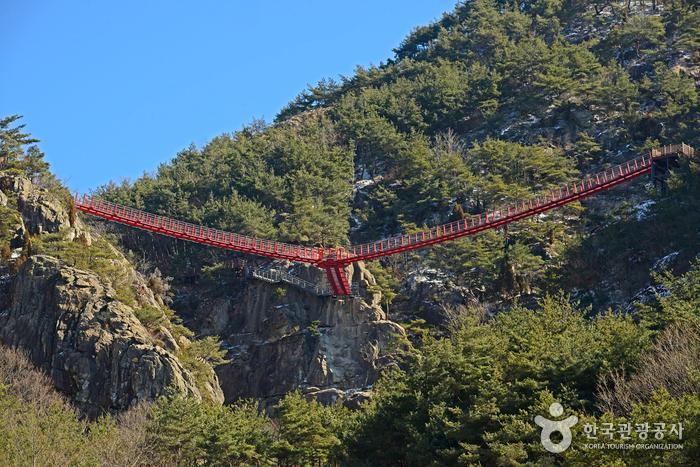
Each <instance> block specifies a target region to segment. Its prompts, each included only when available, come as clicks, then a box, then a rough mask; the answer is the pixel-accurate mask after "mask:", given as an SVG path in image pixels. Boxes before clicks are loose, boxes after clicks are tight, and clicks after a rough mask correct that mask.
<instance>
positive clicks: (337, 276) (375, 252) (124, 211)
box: [75, 144, 695, 295]
mask: <svg viewBox="0 0 700 467" xmlns="http://www.w3.org/2000/svg"><path fill="white" fill-rule="evenodd" d="M694 154H695V150H694V149H693V148H692V147H690V146H688V145H686V144H677V145H669V146H664V147H662V148H659V149H652V150H651V151H649V152H648V153H647V154H644V155H643V156H641V157H638V158H636V159H633V160H630V161H627V162H625V163H622V164H620V165H616V166H614V167H612V168H610V169H607V170H604V171H602V172H600V173H597V174H594V175H589V176H587V177H585V178H584V179H582V180H580V181H577V182H574V183H571V184H567V185H563V186H560V187H556V188H554V189H550V190H547V191H546V192H545V193H543V194H540V195H539V196H535V197H533V198H529V199H526V200H521V201H517V202H515V203H512V204H508V205H505V206H503V207H500V208H498V209H494V210H489V211H488V212H485V213H482V214H479V215H473V216H469V217H466V218H464V219H460V220H457V221H454V222H449V223H447V224H442V225H438V226H435V227H432V228H430V229H426V230H423V231H420V232H416V233H412V234H406V235H397V236H394V237H390V238H385V239H381V240H377V241H374V242H370V243H363V244H360V245H352V246H350V247H347V248H342V247H337V248H322V247H308V246H303V245H294V244H289V243H282V242H277V241H273V240H265V239H260V238H255V237H250V236H246V235H240V234H237V233H233V232H226V231H222V230H219V229H214V228H211V227H206V226H203V225H196V224H190V223H188V222H183V221H180V220H177V219H173V218H171V217H168V216H161V215H157V214H153V213H149V212H146V211H142V210H139V209H134V208H131V207H129V206H122V205H119V204H116V203H111V202H109V201H104V200H101V199H99V198H95V197H92V196H85V195H84V196H82V197H79V196H78V195H77V194H76V196H75V205H76V208H77V209H79V210H80V211H83V212H85V213H88V214H92V215H95V216H98V217H102V218H104V219H108V220H110V221H114V222H118V223H121V224H125V225H129V226H131V227H136V228H139V229H144V230H148V231H151V232H156V233H160V234H163V235H167V236H170V237H174V238H179V239H182V240H188V241H192V242H196V243H201V244H205V245H211V246H215V247H218V248H225V249H229V250H234V251H239V252H242V253H250V254H255V255H260V256H265V257H269V258H277V259H286V260H290V261H297V262H302V263H310V264H314V265H316V266H319V267H322V268H324V269H325V270H326V275H327V278H328V281H329V283H330V285H331V287H332V288H333V290H334V292H335V293H336V295H347V294H349V293H350V284H349V283H348V280H347V277H346V275H345V270H344V267H345V266H346V265H348V264H351V263H354V262H357V261H363V260H371V259H375V258H379V257H383V256H389V255H394V254H397V253H401V252H406V251H412V250H418V249H420V248H425V247H427V246H430V245H434V244H436V243H442V242H446V241H449V240H453V239H456V238H460V237H466V236H469V235H474V234H476V233H479V232H481V231H484V230H488V229H495V228H498V227H501V226H504V225H507V224H509V223H511V222H516V221H518V220H521V219H524V218H527V217H532V216H535V215H537V214H540V213H542V212H545V211H548V210H550V209H555V208H557V207H560V206H563V205H565V204H568V203H572V202H575V201H577V200H580V199H582V198H585V197H588V196H591V195H593V194H595V193H598V192H600V191H603V190H607V189H609V188H612V187H614V186H616V185H619V184H621V183H624V182H626V181H628V180H631V179H633V178H635V177H638V176H640V175H644V174H647V173H649V172H651V168H652V165H653V164H654V161H655V160H657V159H665V158H668V157H673V156H679V155H683V156H687V157H692V156H693V155H694Z"/></svg>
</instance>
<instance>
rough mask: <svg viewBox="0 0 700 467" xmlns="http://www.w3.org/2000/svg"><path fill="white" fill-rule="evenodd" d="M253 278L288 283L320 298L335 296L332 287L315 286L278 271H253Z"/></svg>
mask: <svg viewBox="0 0 700 467" xmlns="http://www.w3.org/2000/svg"><path fill="white" fill-rule="evenodd" d="M252 276H253V277H254V278H256V279H261V280H264V281H267V282H272V283H275V282H286V283H287V284H291V285H293V286H295V287H298V288H300V289H302V290H305V291H307V292H311V293H313V294H315V295H318V296H326V295H333V291H332V290H331V289H330V287H323V285H321V284H314V283H312V282H309V281H306V280H304V279H302V278H300V277H297V276H294V275H292V274H288V273H285V272H282V271H279V270H277V269H267V270H258V271H253V273H252Z"/></svg>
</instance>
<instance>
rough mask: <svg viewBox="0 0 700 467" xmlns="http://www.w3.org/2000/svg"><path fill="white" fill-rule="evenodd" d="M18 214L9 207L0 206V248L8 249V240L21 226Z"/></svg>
mask: <svg viewBox="0 0 700 467" xmlns="http://www.w3.org/2000/svg"><path fill="white" fill-rule="evenodd" d="M21 225H22V224H21V219H20V217H19V213H17V211H15V210H14V209H10V208H9V207H5V206H0V246H7V247H8V248H9V244H10V240H12V238H13V237H14V236H15V232H16V231H17V229H18V228H19V227H20V226H21Z"/></svg>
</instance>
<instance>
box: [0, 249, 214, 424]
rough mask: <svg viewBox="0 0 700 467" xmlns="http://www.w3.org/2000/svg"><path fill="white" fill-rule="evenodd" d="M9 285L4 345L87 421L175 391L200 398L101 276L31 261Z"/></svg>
mask: <svg viewBox="0 0 700 467" xmlns="http://www.w3.org/2000/svg"><path fill="white" fill-rule="evenodd" d="M10 287H11V289H10V291H9V293H6V294H5V296H9V297H10V300H9V303H6V308H4V309H0V341H1V342H2V343H4V344H5V345H10V346H16V347H20V348H23V349H25V350H26V351H27V352H28V353H29V355H30V357H31V359H32V361H33V362H34V363H35V364H36V365H37V366H38V367H40V368H42V369H43V370H45V371H46V372H47V373H48V374H49V375H50V376H51V378H52V379H53V381H54V383H55V384H56V387H57V388H58V389H59V390H60V391H62V392H63V393H65V394H67V395H68V396H70V397H71V399H72V400H73V401H74V402H75V404H76V405H77V406H78V407H79V408H80V409H81V410H82V411H83V412H84V413H86V414H87V415H88V416H95V415H97V414H99V413H100V412H101V411H103V410H110V411H114V410H123V409H125V408H128V407H129V406H130V405H132V404H134V403H137V402H138V401H143V400H152V399H154V398H156V397H158V396H160V395H164V394H167V393H169V392H170V391H174V392H178V393H182V394H188V395H191V396H193V397H196V398H201V397H202V395H201V394H200V393H199V390H198V389H197V387H196V385H195V381H194V378H193V377H192V376H191V375H190V374H189V373H188V372H187V371H186V370H185V369H184V368H183V367H182V365H181V364H180V362H179V361H178V359H177V358H176V357H175V356H174V355H173V354H172V353H170V352H168V351H167V350H165V349H163V348H161V347H159V346H156V345H154V344H153V340H152V338H151V336H150V335H149V334H148V332H147V330H146V329H145V328H144V327H143V325H142V324H141V323H140V322H139V321H138V319H137V318H136V317H135V316H134V314H133V310H132V309H131V308H129V307H128V306H126V305H124V304H123V303H121V302H119V301H117V300H115V299H114V298H113V297H114V291H113V290H112V289H111V287H109V286H107V285H105V284H104V282H103V281H101V280H100V279H99V278H98V277H97V276H96V275H94V274H92V273H89V272H85V271H80V270H77V269H74V268H70V267H67V266H64V265H62V264H61V263H60V262H59V261H58V260H56V259H54V258H51V257H47V256H33V257H31V258H30V259H29V260H28V261H27V262H26V263H25V264H24V265H23V266H22V267H21V269H20V271H19V272H18V274H17V276H16V277H15V279H14V280H13V282H12V285H11V286H10ZM0 306H2V305H0ZM217 389H218V388H217ZM210 396H211V397H212V398H213V399H214V400H215V399H216V398H219V399H221V395H220V394H218V395H217V394H214V395H210Z"/></svg>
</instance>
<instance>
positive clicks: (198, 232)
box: [75, 193, 323, 262]
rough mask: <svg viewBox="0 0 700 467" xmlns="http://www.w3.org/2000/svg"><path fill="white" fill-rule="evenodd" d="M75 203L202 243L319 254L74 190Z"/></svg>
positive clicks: (305, 256) (295, 255) (300, 256)
mask: <svg viewBox="0 0 700 467" xmlns="http://www.w3.org/2000/svg"><path fill="white" fill-rule="evenodd" d="M75 204H76V207H77V208H78V209H80V210H83V211H86V212H89V213H92V214H97V215H99V216H100V217H105V218H107V219H110V220H116V221H118V222H119V221H125V222H124V223H126V224H128V225H131V226H133V227H141V226H143V227H148V228H147V230H152V231H156V232H160V233H165V234H170V235H172V236H174V237H177V238H182V239H185V240H193V241H198V240H205V241H206V243H210V244H214V245H218V246H224V247H227V246H228V247H239V248H240V249H241V250H242V251H246V252H250V253H258V254H263V255H264V254H265V253H279V257H282V258H287V259H294V260H297V261H306V262H315V261H318V260H320V259H321V258H322V257H323V255H322V249H320V248H317V247H308V246H304V245H295V244H290V243H284V242H278V241H275V240H265V239H260V238H256V237H251V236H248V235H242V234H238V233H234V232H227V231H223V230H219V229H215V228H211V227H207V226H204V225H201V224H200V225H195V224H191V223H189V222H184V221H181V220H178V219H173V218H172V217H169V216H163V215H158V214H154V213H151V212H147V211H143V210H140V209H136V208H132V207H130V206H124V205H121V204H118V203H114V202H111V201H106V200H103V199H101V198H99V197H96V196H92V195H83V196H82V197H80V196H79V195H78V194H77V193H76V195H75Z"/></svg>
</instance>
